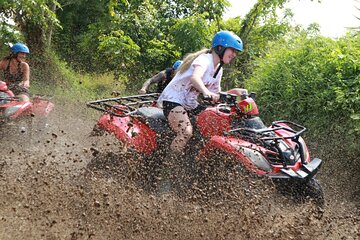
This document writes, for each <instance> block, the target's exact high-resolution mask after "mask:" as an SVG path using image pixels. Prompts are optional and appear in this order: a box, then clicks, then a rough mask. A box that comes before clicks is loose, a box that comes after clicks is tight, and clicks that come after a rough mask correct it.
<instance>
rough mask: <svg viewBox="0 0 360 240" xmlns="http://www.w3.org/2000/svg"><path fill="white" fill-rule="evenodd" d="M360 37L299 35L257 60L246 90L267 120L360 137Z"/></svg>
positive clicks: (283, 42)
mask: <svg viewBox="0 0 360 240" xmlns="http://www.w3.org/2000/svg"><path fill="white" fill-rule="evenodd" d="M359 43H360V36H359V35H358V36H355V37H350V36H347V37H344V38H341V39H338V40H332V39H329V38H325V37H321V36H314V37H308V36H307V35H306V34H298V35H295V36H291V37H290V38H285V39H283V40H281V41H279V42H275V43H274V44H273V46H272V48H271V50H270V51H269V53H268V54H267V55H266V56H265V57H263V58H258V59H257V60H256V65H257V68H256V69H255V71H254V74H253V75H252V77H251V79H250V80H248V81H247V83H246V84H247V88H248V89H249V90H251V91H256V92H257V93H258V96H259V99H258V102H259V105H260V107H261V110H262V114H263V115H264V116H265V119H268V120H270V119H280V118H286V119H290V120H295V121H299V122H301V123H303V124H305V125H308V126H309V127H312V128H313V130H314V131H315V130H317V132H321V131H324V130H326V132H328V131H335V132H336V131H341V132H345V134H349V136H350V137H356V136H358V135H359V134H360V94H359V93H360V78H359V74H360V48H359Z"/></svg>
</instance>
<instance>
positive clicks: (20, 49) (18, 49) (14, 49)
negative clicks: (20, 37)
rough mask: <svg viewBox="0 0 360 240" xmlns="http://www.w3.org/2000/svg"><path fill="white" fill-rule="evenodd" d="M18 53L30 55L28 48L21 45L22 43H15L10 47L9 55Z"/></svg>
mask: <svg viewBox="0 0 360 240" xmlns="http://www.w3.org/2000/svg"><path fill="white" fill-rule="evenodd" d="M19 52H22V53H30V51H29V48H28V47H27V46H26V45H25V44H23V43H15V44H14V45H13V46H12V47H11V53H12V54H17V53H19Z"/></svg>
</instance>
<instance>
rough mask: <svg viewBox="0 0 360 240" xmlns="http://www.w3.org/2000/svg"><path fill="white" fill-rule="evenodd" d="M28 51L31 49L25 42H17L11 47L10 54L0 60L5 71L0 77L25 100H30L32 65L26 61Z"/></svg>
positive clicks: (0, 66) (1, 67)
mask: <svg viewBox="0 0 360 240" xmlns="http://www.w3.org/2000/svg"><path fill="white" fill-rule="evenodd" d="M28 53H30V51H29V48H28V47H27V46H26V45H25V44H22V43H16V44H14V45H13V46H12V47H11V53H10V55H9V56H7V57H5V58H3V59H2V60H1V61H0V70H2V72H3V74H2V76H1V75H0V78H1V79H2V80H3V81H5V82H6V84H7V86H8V88H9V89H10V90H11V91H12V92H13V93H14V94H15V95H16V96H18V97H19V98H20V99H21V100H22V101H25V102H29V101H30V99H29V87H30V67H29V65H28V64H27V63H26V62H25V58H26V54H28Z"/></svg>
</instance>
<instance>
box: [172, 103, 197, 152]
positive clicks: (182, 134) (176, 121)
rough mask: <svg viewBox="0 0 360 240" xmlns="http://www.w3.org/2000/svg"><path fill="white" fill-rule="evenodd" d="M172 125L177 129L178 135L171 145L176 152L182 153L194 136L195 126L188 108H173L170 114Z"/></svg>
mask: <svg viewBox="0 0 360 240" xmlns="http://www.w3.org/2000/svg"><path fill="white" fill-rule="evenodd" d="M168 120H169V124H170V127H171V128H172V129H173V130H174V131H175V133H176V137H175V139H174V140H173V141H172V143H171V145H170V149H171V151H173V152H176V153H179V154H180V153H182V152H183V150H184V148H185V146H186V143H187V142H188V141H189V139H190V138H191V136H192V133H193V127H192V125H191V122H190V119H189V116H188V114H187V112H186V110H185V109H184V108H183V107H181V106H177V107H175V108H174V109H172V110H171V111H170V113H169V116H168Z"/></svg>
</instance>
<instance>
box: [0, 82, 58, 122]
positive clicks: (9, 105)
mask: <svg viewBox="0 0 360 240" xmlns="http://www.w3.org/2000/svg"><path fill="white" fill-rule="evenodd" d="M53 108H54V104H53V103H51V102H50V101H49V100H46V99H44V98H42V97H38V96H35V97H32V98H31V101H30V102H23V101H21V100H20V99H19V98H18V97H16V96H15V95H14V94H13V92H12V91H11V90H10V89H8V87H7V85H6V83H5V82H3V81H0V123H1V125H2V124H3V123H8V122H12V121H16V120H22V119H30V120H31V119H32V117H46V116H47V115H48V114H49V112H50V111H51V110H52V109H53Z"/></svg>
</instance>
